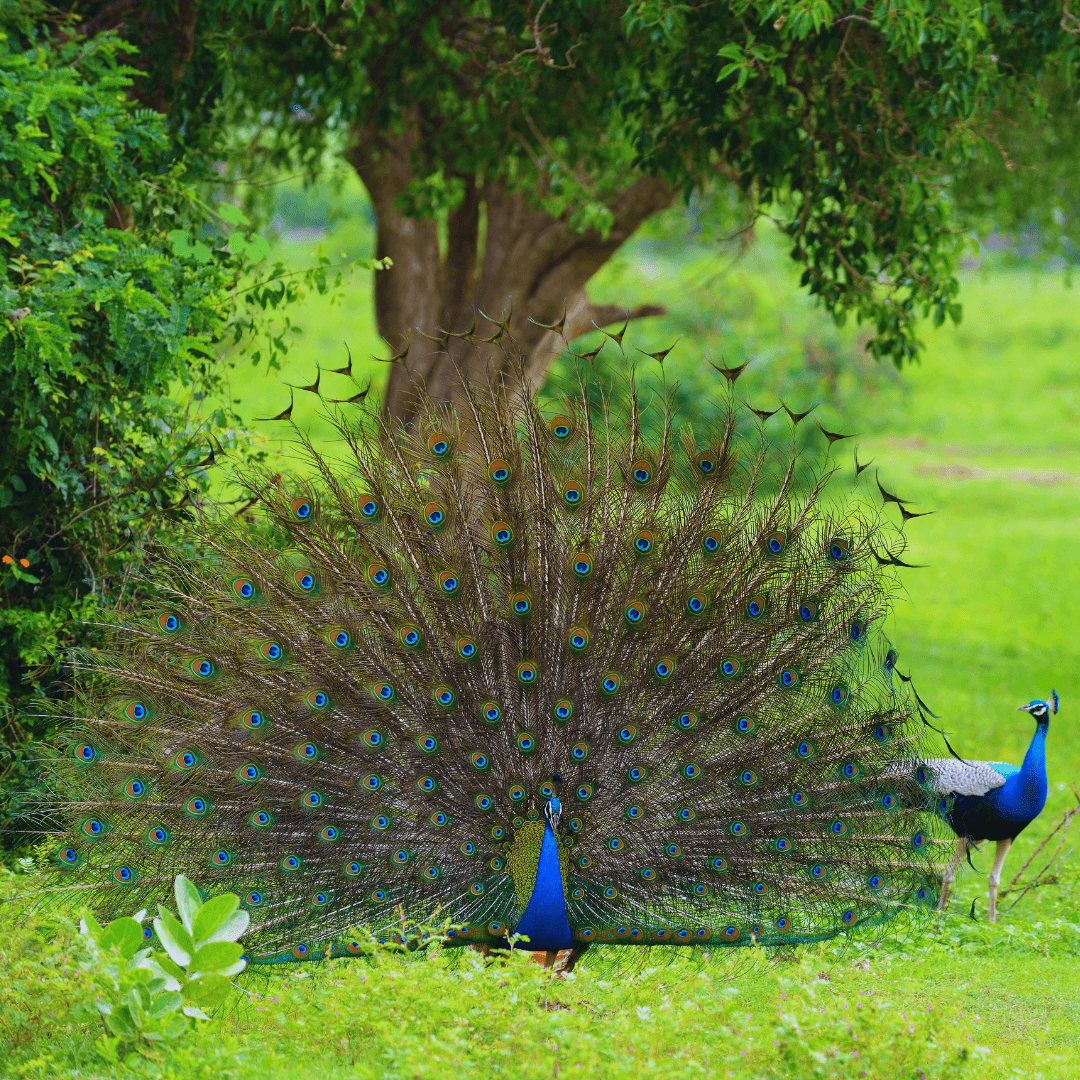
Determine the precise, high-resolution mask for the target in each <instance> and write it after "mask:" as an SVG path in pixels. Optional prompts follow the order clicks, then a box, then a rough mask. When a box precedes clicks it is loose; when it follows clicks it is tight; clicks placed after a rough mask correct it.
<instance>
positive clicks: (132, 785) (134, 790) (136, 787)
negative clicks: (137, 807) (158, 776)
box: [124, 776, 146, 799]
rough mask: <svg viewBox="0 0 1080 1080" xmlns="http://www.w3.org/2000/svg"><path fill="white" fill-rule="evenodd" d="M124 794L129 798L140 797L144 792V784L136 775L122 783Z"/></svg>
mask: <svg viewBox="0 0 1080 1080" xmlns="http://www.w3.org/2000/svg"><path fill="white" fill-rule="evenodd" d="M124 794H125V795H127V796H128V797H129V798H131V799H141V798H142V797H143V796H144V795H145V794H146V785H145V784H144V783H143V782H142V781H141V780H140V779H139V778H138V777H136V776H133V777H132V778H131V779H130V780H128V781H127V783H126V784H124Z"/></svg>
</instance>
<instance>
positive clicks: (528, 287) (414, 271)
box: [349, 125, 675, 423]
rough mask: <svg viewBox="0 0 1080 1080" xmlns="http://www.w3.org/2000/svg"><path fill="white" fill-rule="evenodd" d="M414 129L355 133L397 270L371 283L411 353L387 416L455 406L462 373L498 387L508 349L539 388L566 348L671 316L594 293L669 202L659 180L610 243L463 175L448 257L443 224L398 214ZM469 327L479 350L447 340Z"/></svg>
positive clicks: (399, 371) (626, 214)
mask: <svg viewBox="0 0 1080 1080" xmlns="http://www.w3.org/2000/svg"><path fill="white" fill-rule="evenodd" d="M413 130H414V129H412V128H411V125H407V126H406V128H405V131H404V133H402V134H400V135H396V136H386V135H379V134H378V133H375V132H373V131H370V130H354V131H353V133H352V136H353V138H352V145H351V149H350V151H349V157H350V161H351V163H352V165H353V167H354V168H355V169H356V171H357V173H358V174H359V176H360V179H361V180H362V181H363V182H364V185H365V186H366V187H367V190H368V193H369V195H370V196H371V201H372V205H373V207H374V210H375V218H376V222H377V244H376V252H375V253H376V256H377V257H378V258H385V257H386V256H389V257H390V258H391V259H392V260H393V267H392V268H391V269H389V270H381V271H379V272H378V273H377V274H376V275H375V318H376V324H377V326H378V330H379V333H380V334H381V335H382V337H383V338H385V339H386V341H387V342H389V343H390V345H391V346H392V348H393V349H394V351H395V352H398V351H402V350H405V349H406V346H408V351H407V355H406V357H405V359H404V363H401V364H395V365H394V366H393V367H392V368H391V370H390V378H389V385H388V387H387V393H386V400H385V408H386V411H387V412H388V413H389V414H390V415H391V416H393V417H394V418H396V419H397V420H399V421H401V422H402V423H408V421H409V420H410V419H411V417H412V416H413V412H414V410H413V402H414V398H415V393H416V391H417V390H418V389H419V388H420V387H423V388H425V389H426V390H427V392H428V393H429V394H430V395H431V396H432V397H433V398H434V399H435V400H436V401H444V402H449V401H452V400H454V398H455V396H456V388H457V387H458V386H459V385H460V383H459V376H458V373H457V371H460V372H461V375H462V376H463V377H464V378H465V379H467V380H470V381H471V380H474V379H486V378H496V379H497V378H499V377H500V375H502V374H504V373H505V371H506V365H507V356H506V355H505V353H504V350H503V348H502V346H503V345H507V346H509V347H510V348H509V351H510V352H511V353H513V354H516V355H517V356H520V357H521V358H522V361H523V364H524V369H525V375H526V379H527V380H528V382H529V383H530V384H531V385H532V386H533V387H534V388H538V387H539V385H540V383H541V382H543V379H544V376H545V374H546V373H547V369H548V367H549V366H550V365H551V363H552V361H554V360H555V359H556V357H558V356H559V355H560V353H561V352H562V351H563V349H564V348H565V344H566V342H570V341H573V340H574V338H577V337H580V336H581V335H582V334H585V333H587V332H588V331H589V330H591V329H592V328H593V324H594V323H595V324H596V325H597V326H607V325H610V324H612V323H616V322H620V323H621V322H622V321H623V319H624V318H626V317H627V316H629V317H630V318H632V319H633V318H643V317H646V316H650V315H662V314H664V313H665V312H664V309H663V308H661V307H658V306H656V305H646V306H640V307H636V308H633V309H630V308H629V306H628V307H626V308H624V307H620V306H618V305H614V304H605V305H597V304H593V303H592V302H591V301H590V300H589V298H588V295H587V293H586V285H587V283H588V281H589V279H590V278H591V277H592V276H593V275H594V274H595V273H596V272H597V271H598V270H599V269H600V267H602V266H603V265H604V263H606V262H607V261H608V259H610V258H611V256H612V255H613V254H614V253H615V252H616V251H617V250H618V249H619V248H620V247H621V246H622V245H623V244H624V243H625V242H626V241H627V240H628V239H629V238H630V236H631V235H632V234H633V233H634V231H635V230H636V229H637V228H638V226H639V225H640V224H641V223H642V222H643V221H644V220H645V219H646V218H648V217H650V216H651V215H652V214H655V213H657V211H659V210H662V209H664V208H665V207H667V206H669V205H670V204H671V202H672V200H673V199H674V197H675V191H674V190H673V189H672V188H671V187H670V186H669V185H668V184H666V183H665V182H664V181H663V180H659V179H655V178H653V177H641V178H639V179H637V180H636V181H635V182H634V183H632V184H631V185H630V186H629V187H627V188H626V189H625V190H623V191H622V192H621V193H619V195H618V196H616V197H615V198H614V199H613V200H612V202H611V204H610V209H611V211H612V215H613V219H614V225H613V227H612V229H611V231H610V232H608V233H607V235H603V236H602V235H601V234H600V233H599V232H597V231H594V230H588V231H586V232H583V233H581V232H577V231H576V230H575V229H574V228H573V227H572V226H571V224H570V222H569V215H566V216H564V217H562V218H553V217H551V216H550V215H548V214H546V213H545V212H544V211H543V210H541V209H540V208H539V207H537V206H535V205H534V204H533V201H532V200H530V198H529V197H528V195H527V194H525V193H521V192H511V191H509V190H507V188H506V186H505V185H503V184H501V183H499V182H496V181H487V182H485V183H484V184H483V185H480V184H478V183H477V182H476V181H475V179H474V178H473V177H464V178H463V179H464V182H465V195H464V198H463V199H462V202H461V204H460V205H459V206H458V208H457V209H456V210H455V211H454V212H453V213H451V214H450V215H449V219H448V221H447V230H446V235H447V240H446V250H445V251H444V252H441V251H440V245H439V230H438V225H437V223H436V222H435V221H433V220H428V221H422V220H417V219H414V218H409V217H406V216H405V215H404V214H403V213H401V211H400V209H399V208H398V200H399V199H400V197H401V196H402V195H403V193H404V192H405V188H406V185H407V184H408V183H409V180H410V179H411V177H412V171H411V166H410V160H411V157H412V155H413V153H414V152H415V151H416V150H417V137H416V135H415V134H414V133H413ZM482 222H485V223H486V227H485V228H484V229H483V230H482V229H481V223H482ZM481 232H483V237H482V240H481ZM481 244H482V250H481ZM564 312H565V321H564V325H563V328H562V333H561V334H560V333H558V332H557V331H555V330H549V329H544V328H543V327H541V326H538V325H537V323H547V324H549V325H551V324H556V323H558V322H559V321H560V319H563V317H564ZM500 322H501V323H502V324H503V325H504V328H505V329H504V334H503V337H502V340H501V341H500V342H495V343H492V344H490V345H487V346H485V345H482V344H478V343H477V339H481V338H491V337H496V336H498V332H499V324H500ZM472 326H475V330H476V333H475V339H473V340H471V341H466V340H462V339H460V338H449V337H447V334H446V332H449V333H456V334H463V333H465V332H466V331H468V330H469V329H470V327H472ZM424 335H427V336H426V337H425V336H424ZM432 338H433V339H435V340H431V339H432ZM455 365H456V367H457V371H456V370H455Z"/></svg>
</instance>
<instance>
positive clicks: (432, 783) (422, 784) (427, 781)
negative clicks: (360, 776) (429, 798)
mask: <svg viewBox="0 0 1080 1080" xmlns="http://www.w3.org/2000/svg"><path fill="white" fill-rule="evenodd" d="M372 779H374V780H376V781H377V783H376V784H375V786H374V787H372V784H371V780H372ZM365 782H366V784H367V787H368V788H369V790H371V791H374V790H375V788H377V787H381V786H382V778H381V777H378V776H376V777H374V778H372V777H365ZM416 786H417V788H419V789H420V790H421V791H422V792H424V794H426V795H430V794H431V793H432V792H433V791H436V790H438V787H439V785H438V783H437V782H436V780H435V777H433V776H421V777H420V779H419V780H417V781H416Z"/></svg>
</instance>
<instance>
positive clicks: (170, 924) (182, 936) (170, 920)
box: [154, 906, 195, 967]
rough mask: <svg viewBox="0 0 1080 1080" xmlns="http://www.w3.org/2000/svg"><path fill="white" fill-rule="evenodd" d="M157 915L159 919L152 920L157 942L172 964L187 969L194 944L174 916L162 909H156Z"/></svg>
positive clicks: (192, 954) (193, 950) (193, 953)
mask: <svg viewBox="0 0 1080 1080" xmlns="http://www.w3.org/2000/svg"><path fill="white" fill-rule="evenodd" d="M158 913H159V916H160V917H159V918H157V919H155V920H154V929H155V930H156V931H157V936H158V940H160V942H161V944H162V945H164V946H165V951H166V952H167V953H168V954H169V957H170V959H171V960H172V961H173V963H176V964H180V965H181V966H183V967H187V965H188V964H190V963H191V958H192V957H193V956H194V955H195V944H194V942H193V941H192V940H191V935H190V934H189V933H188V932H187V930H185V929H184V927H183V926H182V925H181V924H180V923H179V922H177V920H176V918H175V916H173V915H170V914H169V913H168V912H167V911H166V910H165V909H164V908H163V907H160V906H159V907H158Z"/></svg>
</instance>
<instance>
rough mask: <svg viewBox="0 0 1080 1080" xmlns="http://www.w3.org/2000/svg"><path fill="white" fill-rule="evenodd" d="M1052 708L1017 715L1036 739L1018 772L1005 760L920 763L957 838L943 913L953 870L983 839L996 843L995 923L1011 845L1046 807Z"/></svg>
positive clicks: (991, 896) (1034, 706)
mask: <svg viewBox="0 0 1080 1080" xmlns="http://www.w3.org/2000/svg"><path fill="white" fill-rule="evenodd" d="M1051 699H1052V701H1053V711H1054V712H1055V713H1056V712H1057V711H1058V695H1057V691H1056V690H1053V691H1051ZM1050 711H1051V706H1050V705H1048V704H1047V703H1046V702H1045V701H1040V700H1039V699H1038V698H1036V699H1035V700H1034V701H1029V702H1028V703H1027V704H1026V705H1020V706H1018V708H1017V712H1026V713H1028V714H1030V715H1031V716H1033V717H1034V718H1035V734H1034V735H1032V737H1031V745H1030V746H1029V747H1028V751H1027V753H1026V754H1025V755H1024V764H1023V765H1022V766H1019V767H1017V766H1016V765H1009V764H1008V763H1006V762H1003V761H962V760H952V759H951V758H930V759H928V760H927V761H926V762H924V763H923V768H924V769H925V770H926V776H927V777H928V783H929V785H930V788H931V789H932V790H933V791H936V792H938V794H939V795H941V797H942V804H941V810H942V811H943V812H944V813H945V815H946V816H945V820H946V821H947V822H948V823H949V826H950V827H951V828H952V830H953V832H954V833H956V838H957V839H956V851H955V853H954V854H953V858H952V861H951V862H950V863H949V865H948V866H947V867H946V868H945V872H944V874H943V875H942V883H941V901H940V906H941V909H942V910H943V911H944V910H945V905H946V904H947V903H948V901H949V890H950V889H951V887H952V883H953V881H954V880H955V878H956V871H957V869H958V868H959V866H960V863H961V862H962V861H963V859H964V857H965V856H967V855H968V853H969V851H970V850H971V848H972V847H973V846H974V845H975V844H976V843H978V842H979V841H981V840H994V841H996V843H997V847H996V850H995V851H994V865H993V866H992V867H991V869H990V875H989V878H988V882H987V890H988V911H987V919H988V920H989V921H990V922H996V921H997V891H998V885H999V884H1000V882H1001V868H1002V867H1003V866H1004V865H1005V856H1006V855H1008V853H1009V848H1010V847H1012V842H1013V841H1014V840H1015V839H1016V838H1017V837H1018V836H1019V835H1020V833H1022V832H1023V831H1024V829H1026V828H1027V827H1028V826H1029V825H1030V824H1031V823H1032V822H1033V821H1034V820H1035V819H1036V818H1037V817H1038V816H1039V815H1040V814H1041V813H1042V811H1043V807H1044V806H1045V805H1046V733H1047V731H1048V730H1049V728H1050Z"/></svg>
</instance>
